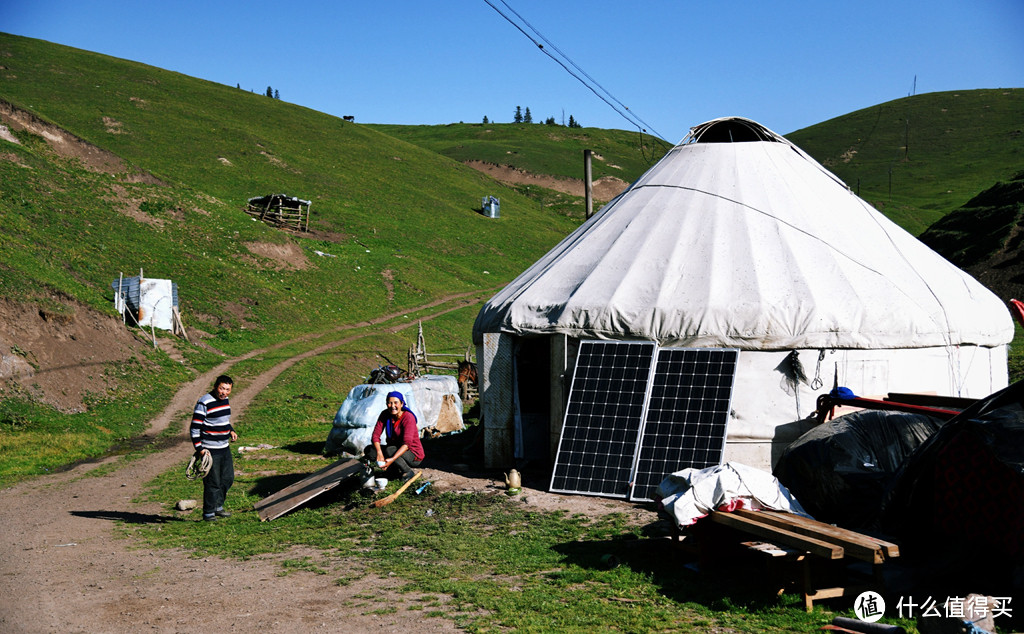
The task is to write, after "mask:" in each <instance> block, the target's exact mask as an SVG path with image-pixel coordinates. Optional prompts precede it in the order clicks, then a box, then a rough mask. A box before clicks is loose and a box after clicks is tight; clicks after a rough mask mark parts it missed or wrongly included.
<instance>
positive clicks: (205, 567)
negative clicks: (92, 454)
mask: <svg viewBox="0 0 1024 634" xmlns="http://www.w3.org/2000/svg"><path fill="white" fill-rule="evenodd" d="M438 305H440V303H435V304H433V305H432V306H438ZM449 310H451V309H450V308H449V309H444V310H440V311H438V312H437V314H443V313H445V312H448V311H449ZM385 319H387V317H383V318H381V322H378V323H383V321H384V320H385ZM424 319H426V318H424ZM364 325H365V324H364ZM402 327H404V326H402ZM362 336H367V335H353V336H352V337H349V338H348V339H341V340H339V341H336V342H332V343H330V344H326V345H324V346H321V347H319V348H317V349H315V350H311V351H309V352H307V353H304V354H302V355H298V356H295V357H292V358H289V359H286V360H284V361H282V362H281V363H279V364H277V365H276V366H274V367H273V368H271V369H269V370H267V371H266V372H264V373H262V374H261V375H259V376H258V377H256V378H255V379H254V380H253V381H252V382H251V383H250V384H249V385H247V386H245V387H244V388H243V389H240V390H238V391H237V392H236V393H235V394H232V397H231V405H232V411H233V414H234V419H235V420H236V421H240V422H241V424H242V425H243V426H244V420H245V409H246V407H247V406H248V404H249V403H250V402H251V401H252V399H253V398H254V397H255V396H256V395H257V394H258V393H259V392H260V390H262V389H264V388H266V387H267V386H268V385H269V384H270V383H271V381H273V379H274V378H275V377H277V376H278V375H279V374H280V373H281V372H283V371H284V370H286V369H287V368H289V367H291V366H292V365H294V364H295V363H297V362H299V361H301V360H302V359H304V358H306V357H308V356H311V355H314V354H319V353H322V352H323V351H324V350H326V349H329V348H331V347H334V346H337V345H341V344H342V343H344V342H346V341H350V340H352V339H355V338H357V337H362ZM282 345H283V344H282ZM266 352H267V351H266V350H256V351H253V352H251V353H249V354H246V355H243V356H241V357H238V358H236V359H232V360H230V361H225V362H224V363H222V364H220V365H219V366H217V367H216V368H213V369H211V370H210V371H208V372H206V373H205V374H203V375H201V376H199V377H197V378H196V379H195V380H194V381H192V382H191V383H189V384H187V385H185V386H183V387H182V388H181V389H180V390H178V392H177V394H176V396H175V397H174V399H173V400H172V402H171V403H170V404H169V405H168V406H167V408H166V409H165V410H164V411H163V412H162V413H161V414H160V415H159V416H158V417H157V418H155V419H154V420H153V421H151V423H150V427H149V430H148V432H147V435H148V436H149V437H151V438H155V437H156V436H157V435H158V434H159V433H160V432H161V431H163V430H164V429H166V428H167V426H168V425H170V424H172V421H173V422H174V424H178V423H181V421H184V420H186V419H187V416H188V412H189V410H190V409H191V408H192V406H193V405H194V403H195V399H196V398H197V397H198V396H199V395H201V394H202V393H203V392H204V391H205V390H208V389H209V387H210V385H211V383H212V381H213V379H214V378H215V377H216V376H217V375H218V374H221V373H224V372H227V371H228V370H229V369H230V368H231V366H233V365H234V364H236V363H238V362H239V361H242V360H244V359H248V358H250V357H253V356H256V355H260V354H264V353H266ZM190 452H191V448H190V447H189V445H188V442H187V439H186V430H185V427H184V425H182V430H181V434H180V435H179V436H178V441H177V442H175V443H173V445H172V446H170V447H167V448H165V449H163V450H161V451H159V452H155V453H152V454H150V455H147V456H146V457H144V458H141V459H137V460H134V461H130V462H128V463H127V464H126V465H124V466H121V467H118V468H116V469H113V470H111V471H110V472H109V473H103V474H102V475H94V474H91V473H90V472H93V471H95V470H96V469H97V467H99V466H101V465H104V464H107V463H110V462H111V461H113V460H115V459H113V458H111V459H108V460H104V461H101V462H98V463H94V464H88V465H80V466H78V467H76V468H74V469H72V470H70V471H67V472H63V473H58V474H53V475H49V476H44V477H40V478H36V479H33V480H31V481H28V482H24V483H21V484H18V485H16V486H13V487H10V488H7V489H3V490H0V526H2V531H3V542H4V543H3V547H2V548H0V632H5V633H6V632H11V633H22V632H24V633H36V632H61V633H67V632H89V633H96V632H142V631H153V632H196V631H213V632H226V631H252V630H254V629H257V628H259V629H263V630H264V631H267V632H285V633H288V632H336V631H345V632H370V631H372V632H406V633H415V632H428V631H429V632H434V633H436V632H446V631H457V628H456V627H455V626H454V625H453V624H452V622H451V621H449V620H446V619H441V618H431V619H424V618H423V617H422V612H418V611H411V610H402V609H399V610H397V611H395V612H392V613H389V614H374V613H372V612H373V611H374V610H375V609H376V605H375V604H377V603H380V604H381V605H383V603H384V602H385V601H386V600H387V595H388V591H389V589H390V588H392V587H395V586H397V585H399V584H400V583H401V580H400V579H397V578H391V579H379V578H375V577H372V576H367V577H364V578H363V579H362V580H361V581H360V582H357V583H352V584H349V585H347V586H339V585H335V583H334V580H335V579H336V578H337V577H339V576H341V573H342V572H343V571H344V570H346V567H350V566H351V565H352V564H350V563H348V562H345V561H338V562H337V571H338V573H339V574H337V575H331V574H327V575H316V574H312V573H305V572H299V573H293V574H290V575H287V576H279V574H280V572H281V567H280V564H279V563H278V562H279V561H280V560H281V559H285V558H287V559H295V558H297V557H302V556H303V554H305V553H303V552H296V551H292V552H289V553H287V554H285V555H283V556H274V557H265V558H258V559H255V560H250V561H246V562H238V561H228V560H222V559H219V558H206V559H202V560H199V559H194V558H192V557H190V556H189V554H188V553H184V552H176V551H156V552H149V551H146V550H139V549H138V547H137V545H136V544H134V543H132V542H130V541H126V540H124V539H122V538H120V537H119V536H118V535H117V534H116V533H115V531H114V528H115V523H116V522H117V521H119V520H120V521H126V522H161V521H164V519H165V518H166V515H164V516H161V511H162V510H163V509H161V507H160V506H159V505H157V504H138V503H134V502H132V500H133V499H134V498H135V497H137V496H138V495H139V494H140V493H141V492H142V490H143V486H144V484H145V483H146V482H148V481H149V480H151V479H152V478H154V477H156V476H157V475H159V474H160V473H163V472H165V471H167V470H168V469H171V468H174V467H175V466H180V465H181V464H182V461H183V459H184V458H186V457H187V456H188V455H189V454H190ZM97 473H102V472H97ZM425 475H426V477H428V478H431V479H439V478H447V479H448V480H449V481H452V480H453V479H458V476H454V475H452V474H448V473H434V474H431V473H429V472H428V473H426V474H425ZM461 480H462V482H460V485H459V486H462V487H465V488H468V489H471V490H473V489H476V490H485V489H493V488H494V482H493V481H492V480H489V479H481V480H477V481H472V480H470V479H466V478H462V479H461ZM530 493H531V496H530V497H531V500H532V503H534V504H538V505H540V506H542V507H547V508H566V504H568V505H569V508H571V509H572V507H577V509H576V510H578V507H580V506H581V505H582V506H586V505H590V504H598V505H600V506H601V507H608V506H609V502H608V501H599V502H598V501H593V500H588V499H586V498H575V499H573V500H570V501H566V500H564V498H563V497H560V496H553V495H550V494H546V493H544V492H540V491H536V492H533V491H531V492H530ZM605 512H607V510H606V511H605ZM319 557H321V555H319V554H318V558H319ZM350 576H351V575H350ZM370 593H372V594H374V595H376V596H377V597H379V601H378V599H367V598H366V595H368V594H370ZM356 595H359V596H356ZM367 604H370V605H369V606H368V605H367Z"/></svg>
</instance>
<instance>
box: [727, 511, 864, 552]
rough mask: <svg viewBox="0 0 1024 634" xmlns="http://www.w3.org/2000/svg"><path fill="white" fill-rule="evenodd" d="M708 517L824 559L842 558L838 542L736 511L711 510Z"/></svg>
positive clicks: (841, 548)
mask: <svg viewBox="0 0 1024 634" xmlns="http://www.w3.org/2000/svg"><path fill="white" fill-rule="evenodd" d="M755 515H756V514H755ZM708 517H709V518H710V519H711V521H713V522H715V523H717V524H722V525H723V526H729V527H731V528H735V529H737V530H740V531H743V532H745V533H750V534H751V535H757V536H758V537H761V538H764V539H767V540H769V541H771V542H773V543H776V544H782V545H784V546H790V547H792V548H799V549H801V550H805V551H807V552H809V553H812V554H814V555H817V556H818V557H824V558H825V559H842V558H843V555H844V554H845V551H844V550H843V547H842V546H840V545H838V544H830V543H829V542H826V541H823V540H820V539H815V538H813V537H809V536H807V535H801V534H799V533H795V532H793V531H790V530H786V529H783V528H778V527H775V526H770V525H767V524H763V523H761V522H759V521H756V520H752V519H750V518H747V517H743V516H741V515H738V514H736V513H722V512H720V511H713V512H712V513H711V514H710V515H709V516H708Z"/></svg>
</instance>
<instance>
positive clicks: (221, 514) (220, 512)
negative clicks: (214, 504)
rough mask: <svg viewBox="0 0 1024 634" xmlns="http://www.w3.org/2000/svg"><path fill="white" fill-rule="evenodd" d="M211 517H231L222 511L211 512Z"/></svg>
mask: <svg viewBox="0 0 1024 634" xmlns="http://www.w3.org/2000/svg"><path fill="white" fill-rule="evenodd" d="M213 516H214V517H231V513H228V512H227V511H225V510H224V509H221V510H219V511H214V512H213Z"/></svg>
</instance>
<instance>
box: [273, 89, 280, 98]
mask: <svg viewBox="0 0 1024 634" xmlns="http://www.w3.org/2000/svg"><path fill="white" fill-rule="evenodd" d="M280 98H281V91H280V90H278V89H276V88H275V89H274V99H280Z"/></svg>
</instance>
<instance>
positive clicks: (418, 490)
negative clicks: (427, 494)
mask: <svg viewBox="0 0 1024 634" xmlns="http://www.w3.org/2000/svg"><path fill="white" fill-rule="evenodd" d="M429 486H430V482H429V481H427V482H424V483H423V484H421V485H419V486H418V487H417V488H416V495H419V494H420V493H423V492H424V491H426V490H427V487H429Z"/></svg>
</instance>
